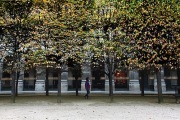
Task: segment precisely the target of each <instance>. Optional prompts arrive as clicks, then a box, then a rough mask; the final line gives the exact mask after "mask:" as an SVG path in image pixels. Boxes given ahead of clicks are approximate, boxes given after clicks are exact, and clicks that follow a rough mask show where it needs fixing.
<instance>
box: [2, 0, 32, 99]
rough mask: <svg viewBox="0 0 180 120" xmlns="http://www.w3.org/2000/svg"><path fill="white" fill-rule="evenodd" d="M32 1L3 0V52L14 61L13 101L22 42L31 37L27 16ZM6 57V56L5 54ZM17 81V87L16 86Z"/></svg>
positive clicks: (20, 68)
mask: <svg viewBox="0 0 180 120" xmlns="http://www.w3.org/2000/svg"><path fill="white" fill-rule="evenodd" d="M31 6H32V1H21V0H20V1H15V0H12V1H1V2H0V7H1V16H0V18H1V20H2V21H1V33H2V35H3V39H1V45H2V46H3V50H2V51H3V53H8V55H12V57H13V61H11V62H10V64H8V65H9V67H8V68H10V69H6V70H7V71H9V72H11V73H12V75H13V77H12V102H15V94H16V95H17V91H18V90H17V86H18V79H19V76H20V71H21V70H22V66H21V65H20V64H21V62H22V61H21V52H20V51H19V49H20V47H21V44H22V43H25V42H26V40H27V39H28V38H29V37H30V34H29V32H30V31H31V27H30V26H29V25H28V24H27V18H28V15H29V13H30V11H31ZM4 58H5V56H4ZM15 81H16V88H15Z"/></svg>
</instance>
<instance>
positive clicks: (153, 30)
mask: <svg viewBox="0 0 180 120" xmlns="http://www.w3.org/2000/svg"><path fill="white" fill-rule="evenodd" d="M179 4H180V3H179V1H176V0H173V1H153V2H152V1H139V2H131V3H130V4H129V5H130V6H131V7H129V8H127V9H128V11H129V12H128V14H127V15H126V20H125V21H124V22H126V23H127V24H123V25H125V26H123V27H124V28H127V31H129V32H131V33H132V34H131V35H129V37H130V38H131V40H132V41H134V44H133V45H134V48H135V49H134V52H135V53H136V54H134V56H133V57H132V58H130V59H128V61H129V62H131V63H133V66H137V67H138V68H140V69H144V68H154V69H155V71H156V76H157V87H158V102H159V103H161V102H162V87H161V69H162V68H163V67H164V66H169V67H177V65H178V61H179V52H178V51H179V50H178V49H179V48H178V46H179V31H180V29H179V19H178V18H179V14H178V11H179V8H178V5H179ZM132 8H133V9H132ZM127 31H126V32H127Z"/></svg>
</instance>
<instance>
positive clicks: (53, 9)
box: [24, 0, 90, 102]
mask: <svg viewBox="0 0 180 120" xmlns="http://www.w3.org/2000/svg"><path fill="white" fill-rule="evenodd" d="M37 4H38V5H39V2H38V3H37ZM89 4H90V3H87V1H86V2H85V1H84V2H79V1H76V0H74V1H69V2H68V1H58V0H55V1H53V2H49V1H45V2H44V3H43V4H41V6H40V7H39V6H37V7H36V9H37V10H34V11H35V13H34V19H35V18H36V17H35V16H39V18H37V19H39V20H38V22H37V23H36V27H35V31H33V33H32V34H33V35H34V36H35V37H33V38H32V39H31V40H30V41H29V43H28V44H25V45H24V48H26V52H27V54H26V55H24V57H25V58H26V59H27V60H26V64H31V65H30V66H36V67H38V66H42V65H46V66H52V67H55V68H57V69H58V71H59V73H58V75H59V80H58V102H61V99H60V98H61V73H62V72H64V70H65V69H66V68H67V62H68V59H73V60H74V61H76V62H77V61H78V63H79V64H81V63H82V62H84V61H85V59H84V58H85V55H84V53H85V52H84V44H86V41H87V37H88V34H89V33H88V30H89V28H88V27H89V26H88V24H87V23H89V21H90V17H89V15H90V12H89V10H88V9H89V7H88V6H89ZM37 11H38V12H37ZM44 42H46V46H44ZM32 44H33V45H34V46H32ZM45 48H46V49H45ZM77 56H78V57H77ZM77 58H80V59H77ZM65 71H66V70H65ZM66 72H67V71H66Z"/></svg>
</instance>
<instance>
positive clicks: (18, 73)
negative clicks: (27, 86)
mask: <svg viewBox="0 0 180 120" xmlns="http://www.w3.org/2000/svg"><path fill="white" fill-rule="evenodd" d="M19 75H20V72H16V78H15V81H16V86H15V87H16V88H15V90H16V96H18V82H19Z"/></svg>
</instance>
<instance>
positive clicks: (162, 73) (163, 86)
mask: <svg viewBox="0 0 180 120" xmlns="http://www.w3.org/2000/svg"><path fill="white" fill-rule="evenodd" d="M161 86H162V92H165V91H166V84H165V81H164V68H162V69H161ZM154 91H156V92H157V76H156V73H155V74H154Z"/></svg>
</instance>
